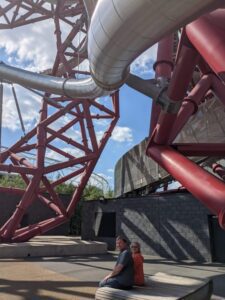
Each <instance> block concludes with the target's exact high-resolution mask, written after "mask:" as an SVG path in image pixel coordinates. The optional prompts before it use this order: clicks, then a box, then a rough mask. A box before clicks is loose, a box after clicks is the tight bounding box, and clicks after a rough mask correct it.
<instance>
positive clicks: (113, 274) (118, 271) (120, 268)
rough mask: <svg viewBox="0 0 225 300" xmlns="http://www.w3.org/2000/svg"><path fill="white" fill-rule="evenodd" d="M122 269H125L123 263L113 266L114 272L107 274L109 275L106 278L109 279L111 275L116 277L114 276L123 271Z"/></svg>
mask: <svg viewBox="0 0 225 300" xmlns="http://www.w3.org/2000/svg"><path fill="white" fill-rule="evenodd" d="M122 269H123V265H121V264H118V265H116V266H115V267H114V268H113V270H112V272H111V273H109V275H107V276H106V277H105V278H104V280H106V279H109V278H111V277H114V276H116V275H118V274H119V273H120V272H121V271H122Z"/></svg>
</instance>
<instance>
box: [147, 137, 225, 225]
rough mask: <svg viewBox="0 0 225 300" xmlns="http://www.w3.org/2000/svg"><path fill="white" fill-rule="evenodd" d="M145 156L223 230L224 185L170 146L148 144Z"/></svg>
mask: <svg viewBox="0 0 225 300" xmlns="http://www.w3.org/2000/svg"><path fill="white" fill-rule="evenodd" d="M147 155H148V156H150V157H151V158H153V159H154V160H155V161H156V162H158V163H159V165H160V166H161V167H163V168H164V169H165V170H166V171H167V172H168V173H170V174H171V175H172V176H173V177H174V178H175V179H176V180H178V181H179V182H180V183H181V184H182V185H183V186H185V187H186V188H187V190H189V192H190V193H192V194H193V195H194V196H195V197H196V198H197V199H198V200H199V201H201V202H202V203H203V204H204V205H205V206H207V207H208V208H209V209H210V210H211V211H212V212H213V213H216V214H217V215H218V217H219V223H220V226H221V227H222V228H223V229H225V184H224V183H223V182H222V181H221V180H219V179H218V178H216V177H215V176H213V175H211V174H210V173H208V172H207V171H205V170H203V169H202V168H201V167H199V166H198V165H196V164H195V163H193V162H192V161H190V160H189V159H187V158H186V157H184V156H183V155H181V154H180V153H178V152H177V151H175V150H174V149H172V148H171V147H170V146H164V145H155V144H152V143H150V147H148V149H147Z"/></svg>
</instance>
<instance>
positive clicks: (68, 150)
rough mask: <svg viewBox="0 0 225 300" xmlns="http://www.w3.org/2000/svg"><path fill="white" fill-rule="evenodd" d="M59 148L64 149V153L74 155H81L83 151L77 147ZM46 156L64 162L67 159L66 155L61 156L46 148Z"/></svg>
mask: <svg viewBox="0 0 225 300" xmlns="http://www.w3.org/2000/svg"><path fill="white" fill-rule="evenodd" d="M60 150H62V151H64V152H65V153H68V154H71V155H73V156H74V157H81V156H83V155H84V153H83V151H81V150H79V149H77V148H72V147H63V148H60ZM46 157H47V158H50V159H55V160H57V161H59V162H64V161H67V160H68V158H67V157H65V156H62V155H60V154H59V153H57V152H55V151H52V150H47V153H46Z"/></svg>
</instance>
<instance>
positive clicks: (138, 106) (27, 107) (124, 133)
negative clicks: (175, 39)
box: [0, 20, 157, 187]
mask: <svg viewBox="0 0 225 300" xmlns="http://www.w3.org/2000/svg"><path fill="white" fill-rule="evenodd" d="M55 44H56V42H55V35H54V24H53V21H51V20H47V21H42V22H40V23H38V26H37V24H36V23H34V24H31V25H27V26H24V27H18V28H16V29H13V30H0V56H1V60H2V61H4V62H5V63H7V64H10V65H13V66H17V67H20V68H25V69H27V70H31V71H37V72H39V71H43V70H46V69H48V68H50V67H51V66H52V64H53V61H54V58H55V54H56V47H55ZM156 51H157V46H153V47H152V48H151V49H149V50H147V51H146V52H145V53H143V54H142V55H141V56H140V57H138V58H137V59H136V60H135V61H134V62H133V64H132V65H131V72H132V73H134V74H137V75H139V76H141V77H143V78H153V77H154V74H153V71H152V65H153V63H154V60H155V56H156ZM16 91H17V96H18V102H19V105H20V109H21V113H22V116H23V121H24V125H25V128H26V131H28V130H30V129H31V128H33V126H35V124H36V122H37V118H38V112H39V108H40V97H39V96H37V95H35V94H33V93H30V92H29V91H27V90H25V89H24V88H22V87H18V86H16ZM150 112H151V99H149V98H147V97H146V96H144V95H142V94H140V93H138V92H137V91H134V90H132V89H131V88H129V87H128V86H127V85H124V86H123V87H121V89H120V119H119V121H118V123H117V126H116V127H115V130H114V132H113V134H112V136H111V138H110V140H109V141H108V144H107V145H106V147H105V150H104V152H103V154H102V156H101V157H100V159H99V162H98V164H97V166H96V168H95V173H98V174H101V176H104V177H105V178H106V179H107V180H108V182H109V184H110V186H111V187H113V181H114V179H113V177H114V167H115V164H116V162H117V161H118V159H119V158H120V157H121V156H122V155H123V154H124V153H126V152H127V151H128V150H129V149H130V148H132V147H133V146H134V145H136V144H138V143H139V142H140V141H141V140H143V139H144V138H145V137H146V136H147V135H148V130H149V122H150ZM61 122H62V121H61ZM100 125H101V124H99V134H101V130H100ZM2 126H3V132H2V145H4V146H10V145H12V144H13V143H15V141H16V140H18V139H19V138H20V137H21V136H22V130H21V125H20V121H19V118H18V113H17V110H16V106H15V101H14V99H13V95H12V87H11V85H4V99H3V124H2ZM57 126H59V127H60V124H57ZM71 131H72V129H71ZM71 134H73V136H74V134H76V136H77V138H78V139H79V132H74V131H73V132H71ZM48 155H49V156H50V157H51V155H52V154H51V152H49V154H48ZM53 158H54V157H53Z"/></svg>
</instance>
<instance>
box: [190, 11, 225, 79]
mask: <svg viewBox="0 0 225 300" xmlns="http://www.w3.org/2000/svg"><path fill="white" fill-rule="evenodd" d="M223 15H224V18H225V10H223ZM215 19H216V16H215V13H214V15H210V14H209V15H206V16H203V17H201V18H199V19H197V20H196V21H194V22H192V23H190V24H189V25H187V26H186V34H187V36H188V38H189V40H190V41H191V43H192V44H193V45H194V47H195V48H196V49H197V50H198V52H199V53H200V54H201V55H202V57H203V58H204V59H205V61H206V62H207V63H208V64H209V66H210V67H211V68H212V70H213V71H214V72H215V73H216V74H218V75H219V76H220V77H221V78H222V79H223V80H225V60H224V57H225V38H224V36H225V30H224V28H221V27H219V26H218V24H216V22H215Z"/></svg>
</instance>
